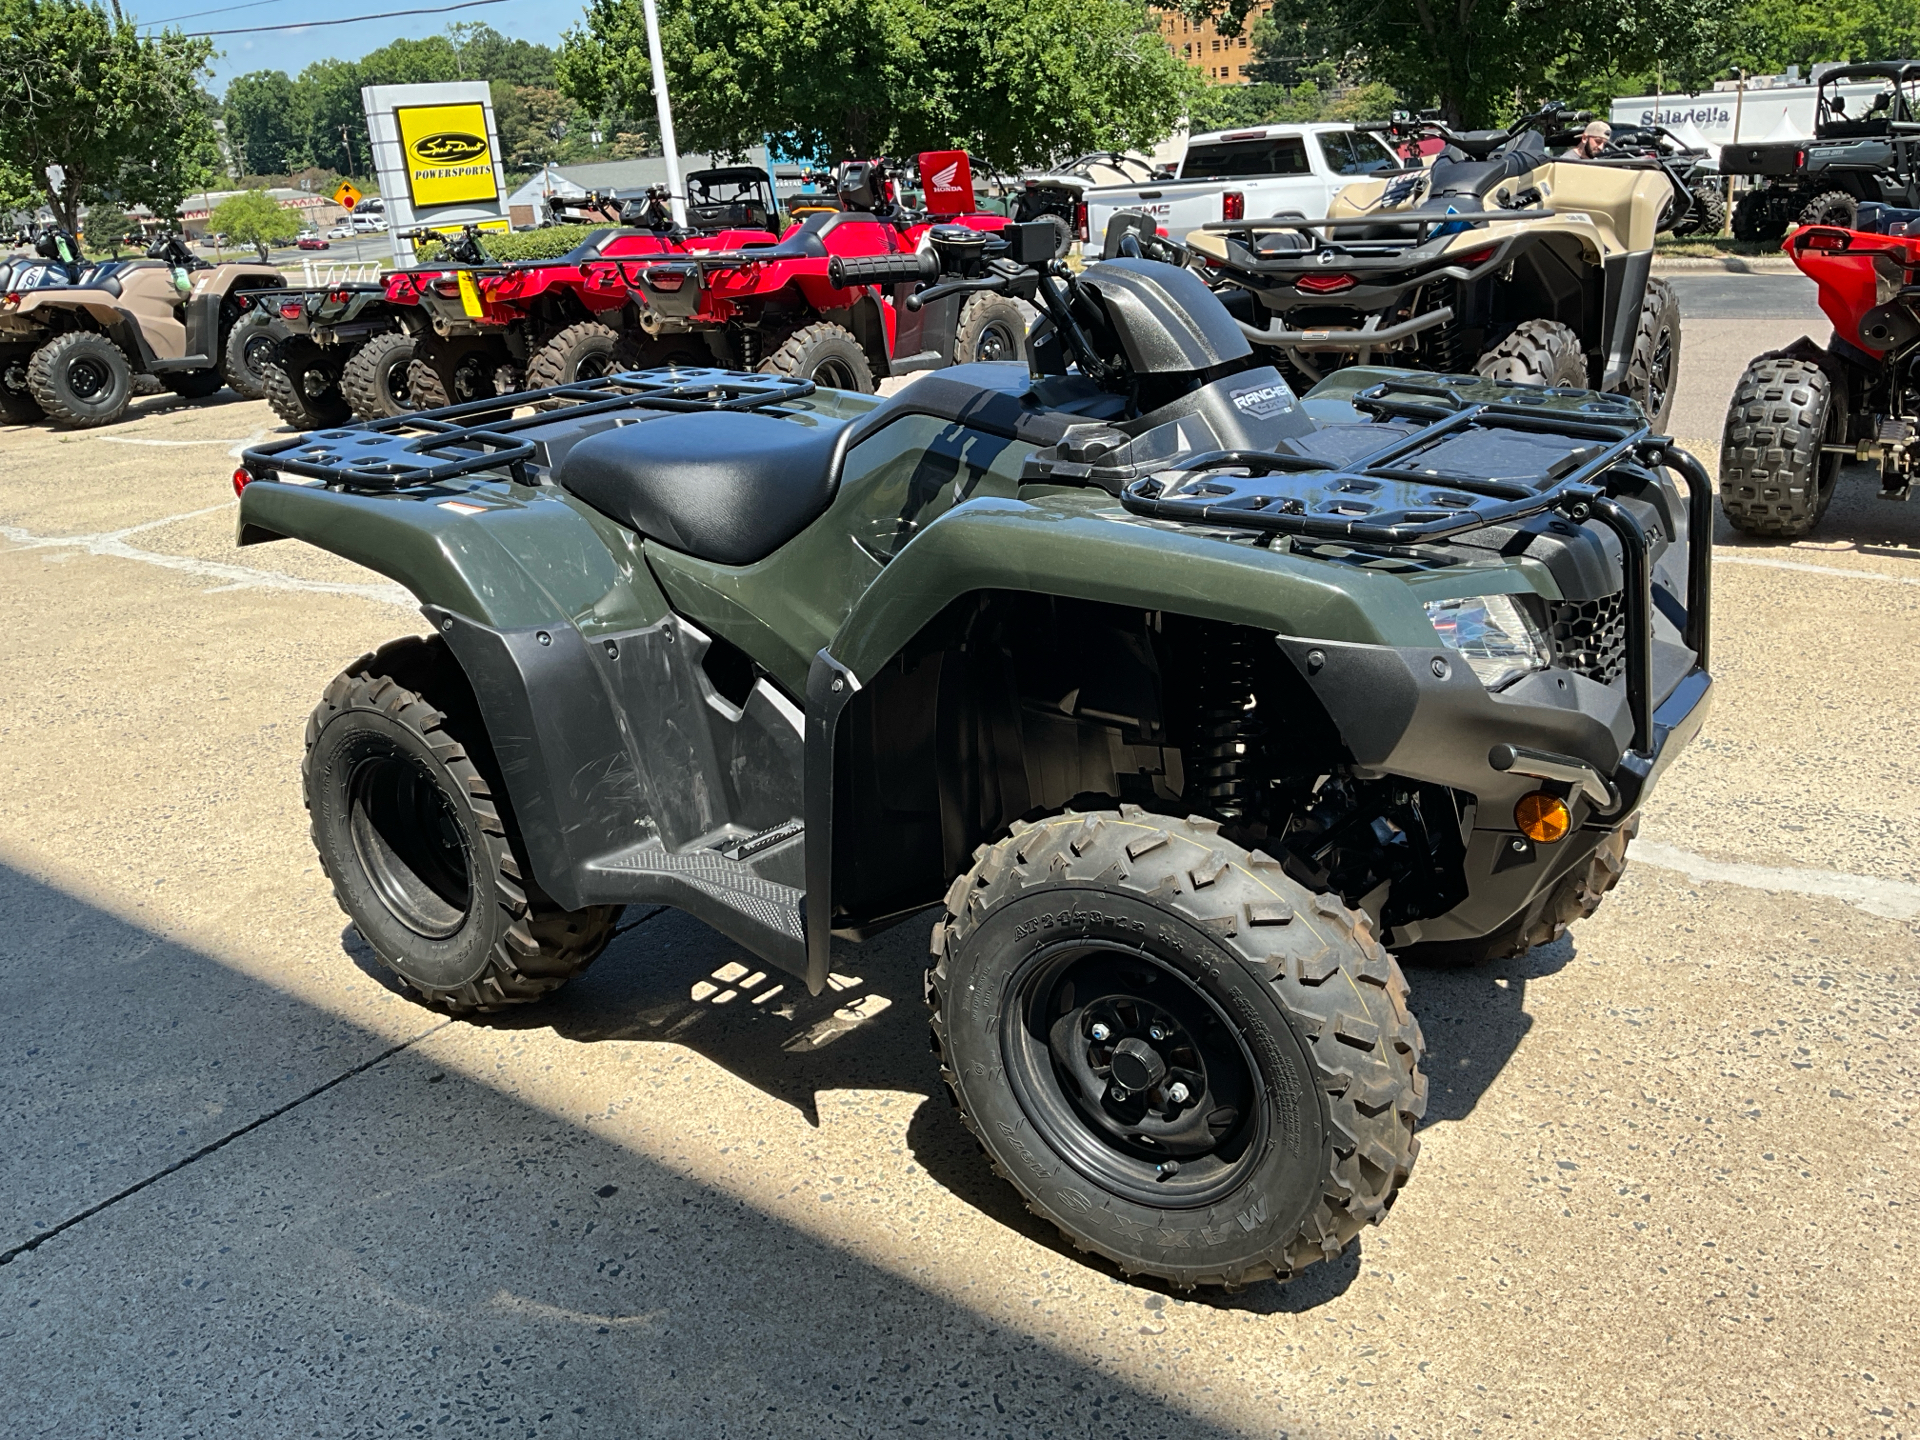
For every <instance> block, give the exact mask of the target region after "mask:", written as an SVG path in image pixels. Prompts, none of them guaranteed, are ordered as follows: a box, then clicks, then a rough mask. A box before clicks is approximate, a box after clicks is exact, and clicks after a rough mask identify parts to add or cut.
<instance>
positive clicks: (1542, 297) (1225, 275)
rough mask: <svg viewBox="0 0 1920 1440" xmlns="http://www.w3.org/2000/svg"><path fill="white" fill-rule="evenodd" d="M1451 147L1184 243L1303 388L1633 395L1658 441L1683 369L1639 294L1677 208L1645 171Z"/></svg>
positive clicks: (1516, 151)
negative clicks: (1329, 196)
mask: <svg viewBox="0 0 1920 1440" xmlns="http://www.w3.org/2000/svg"><path fill="white" fill-rule="evenodd" d="M1561 113H1562V112H1561V111H1560V110H1559V108H1558V107H1553V108H1551V109H1549V110H1545V111H1542V112H1541V113H1540V114H1538V115H1534V116H1530V117H1528V119H1526V120H1524V121H1522V122H1521V123H1520V124H1519V125H1518V126H1516V127H1515V128H1513V129H1512V130H1495V131H1474V132H1471V133H1467V134H1459V133H1455V132H1453V131H1450V130H1447V129H1445V127H1443V126H1441V125H1439V124H1438V123H1437V122H1432V121H1423V122H1419V123H1418V124H1417V125H1415V126H1413V127H1411V128H1412V130H1416V131H1418V132H1421V133H1429V132H1430V133H1435V134H1439V135H1440V136H1442V138H1444V139H1445V140H1446V141H1447V142H1448V149H1447V150H1446V151H1445V152H1444V153H1442V154H1441V155H1440V156H1438V157H1437V158H1436V159H1435V160H1434V162H1433V164H1432V165H1431V166H1429V167H1428V168H1426V169H1422V170H1416V171H1413V172H1411V173H1408V174H1402V175H1398V176H1393V177H1389V178H1386V179H1381V180H1362V181H1357V182H1355V183H1354V184H1352V185H1349V186H1348V187H1347V188H1346V189H1345V190H1343V191H1341V192H1340V194H1339V195H1338V196H1337V197H1336V198H1335V200H1334V202H1333V204H1332V205H1331V206H1330V207H1329V213H1328V216H1327V218H1326V219H1324V220H1309V219H1305V218H1286V217H1282V218H1278V219H1269V220H1249V221H1245V222H1240V221H1233V222H1226V223H1215V224H1211V225H1208V226H1206V227H1205V228H1204V229H1203V230H1198V231H1194V232H1192V233H1191V234H1189V235H1188V236H1187V244H1188V245H1189V246H1190V247H1191V248H1192V249H1193V250H1195V251H1197V252H1199V254H1200V255H1201V256H1202V258H1203V259H1204V261H1205V273H1206V275H1207V277H1208V279H1209V281H1210V282H1211V283H1213V284H1215V285H1216V286H1218V287H1220V288H1221V289H1223V290H1225V291H1229V292H1231V291H1239V292H1241V295H1240V297H1239V298H1238V299H1237V300H1234V301H1232V304H1233V305H1234V306H1236V307H1237V309H1236V313H1237V315H1238V316H1239V318H1240V321H1241V328H1242V330H1243V331H1244V332H1245V333H1246V335H1247V337H1248V338H1249V339H1251V340H1252V341H1254V342H1255V343H1256V344H1258V345H1261V346H1266V347H1270V348H1271V349H1273V350H1276V351H1278V352H1279V354H1280V355H1281V356H1282V357H1284V358H1283V360H1282V368H1283V369H1284V370H1286V371H1287V372H1288V373H1289V374H1290V375H1296V376H1300V377H1304V379H1305V380H1306V381H1307V382H1308V383H1311V382H1313V381H1316V380H1318V379H1319V378H1320V377H1321V376H1322V375H1325V374H1328V373H1330V372H1331V371H1333V370H1336V369H1338V368H1339V367H1341V366H1343V365H1353V364H1361V365H1365V364H1372V363H1375V362H1380V361H1391V362H1392V363H1394V364H1401V365H1412V366H1417V367H1419V368H1421V369H1426V370H1434V371H1439V372H1442V373H1447V374H1460V373H1464V372H1476V373H1478V374H1480V375H1484V376H1487V377H1489V378H1492V379H1504V380H1514V381H1518V382H1520V383H1522V384H1527V385H1550V386H1561V387H1571V388H1574V389H1594V390H1604V391H1611V392H1614V393H1619V394H1626V395H1631V396H1632V397H1633V398H1634V399H1635V400H1637V401H1638V402H1639V403H1640V405H1641V407H1642V408H1643V409H1644V410H1645V411H1646V414H1647V418H1648V420H1649V421H1650V422H1651V424H1652V425H1653V427H1654V429H1655V430H1659V429H1661V428H1662V427H1663V426H1664V425H1665V424H1666V420H1667V416H1668V414H1669V413H1670V412H1671V409H1672V405H1673V393H1674V384H1675V381H1676V380H1677V379H1678V377H1679V370H1680V307H1679V303H1678V301H1677V299H1676V298H1675V296H1674V293H1673V290H1672V288H1671V287H1670V286H1668V285H1667V283H1666V282H1665V281H1662V280H1653V279H1650V278H1649V274H1650V272H1651V269H1652V264H1653V237H1654V234H1655V232H1656V231H1657V230H1658V229H1659V226H1660V223H1661V217H1662V216H1663V215H1664V214H1665V213H1666V212H1667V211H1668V209H1669V208H1670V207H1671V206H1672V204H1673V198H1674V197H1673V192H1672V184H1671V181H1670V179H1669V177H1668V175H1667V173H1666V172H1665V171H1664V170H1663V169H1661V168H1660V166H1659V165H1658V164H1657V163H1655V162H1654V161H1652V160H1648V161H1645V162H1644V163H1641V164H1639V165H1626V164H1623V163H1620V162H1617V161H1583V160H1568V159H1558V160H1556V159H1554V158H1552V157H1551V156H1550V155H1549V154H1548V152H1547V149H1546V146H1545V144H1544V141H1543V139H1542V136H1541V134H1540V131H1539V130H1538V129H1536V128H1532V127H1535V126H1539V125H1545V126H1546V127H1547V128H1549V129H1551V128H1554V126H1555V123H1556V121H1557V119H1558V117H1559V115H1560V114H1561Z"/></svg>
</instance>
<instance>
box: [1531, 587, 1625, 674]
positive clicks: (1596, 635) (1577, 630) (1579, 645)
mask: <svg viewBox="0 0 1920 1440" xmlns="http://www.w3.org/2000/svg"><path fill="white" fill-rule="evenodd" d="M1547 625H1548V633H1549V635H1550V636H1551V637H1552V640H1553V663H1554V664H1555V665H1558V666H1561V667H1562V668H1564V669H1567V670H1577V671H1579V672H1580V673H1581V674H1582V675H1585V676H1586V677H1587V678H1588V679H1589V680H1598V681H1599V682H1600V683H1601V684H1602V685H1611V684H1612V683H1613V682H1614V680H1615V679H1617V678H1618V677H1619V675H1620V673H1621V672H1622V671H1623V670H1625V669H1626V665H1627V600H1626V592H1625V591H1623V590H1616V591H1614V592H1613V594H1611V595H1605V596H1602V597H1601V598H1600V599H1598V600H1559V601H1555V602H1554V603H1553V604H1550V605H1548V606H1547Z"/></svg>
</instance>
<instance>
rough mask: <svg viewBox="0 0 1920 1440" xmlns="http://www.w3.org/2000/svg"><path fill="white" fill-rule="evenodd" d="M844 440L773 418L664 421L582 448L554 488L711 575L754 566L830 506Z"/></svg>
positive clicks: (592, 440) (836, 431)
mask: <svg viewBox="0 0 1920 1440" xmlns="http://www.w3.org/2000/svg"><path fill="white" fill-rule="evenodd" d="M840 433H841V432H840V427H838V426H831V427H828V426H818V427H815V426H807V425H802V424H799V423H796V422H795V421H792V420H776V419H774V418H773V417H772V416H771V415H752V414H738V413H736V414H714V413H711V412H707V413H698V412H696V413H692V414H685V415H664V416H662V417H661V418H659V419H658V420H646V421H642V422H641V423H640V424H637V425H623V426H621V427H620V428H619V429H617V430H605V431H602V432H601V433H600V434H598V435H592V436H589V437H588V438H587V439H585V440H582V441H581V442H580V443H579V444H577V445H575V446H574V447H573V448H572V449H571V450H569V451H568V452H567V454H566V457H565V458H564V459H563V460H561V462H560V465H559V468H558V470H557V471H556V472H555V475H554V480H555V481H556V482H557V483H558V484H559V486H560V488H561V489H563V490H565V491H566V492H567V493H568V494H570V495H574V496H576V497H578V498H579V499H581V500H583V501H585V502H586V503H587V504H589V505H591V506H592V507H593V508H594V509H596V510H598V511H599V512H600V513H601V514H602V515H605V516H606V517H607V518H608V519H610V520H613V521H616V522H618V523H619V524H621V525H624V526H626V527H627V528H628V529H629V530H634V531H638V532H639V533H640V534H642V535H644V536H646V537H647V538H648V539H649V540H657V541H659V542H660V543H661V544H662V545H667V546H671V547H672V548H673V549H675V550H684V551H685V552H686V553H687V554H689V555H693V556H696V557H698V558H699V559H702V560H711V561H713V562H714V563H715V564H717V565H751V564H752V563H753V562H754V561H756V560H764V559H765V558H766V557H767V556H769V555H771V554H772V553H773V552H774V551H775V550H778V549H779V548H780V547H781V546H782V545H784V544H786V543H787V541H789V540H791V539H792V538H793V537H794V536H796V535H798V534H799V533H800V532H801V531H802V530H804V529H806V528H807V526H809V525H811V524H812V523H813V522H814V521H815V520H817V519H819V518H820V516H821V515H823V514H825V513H826V509H827V506H828V505H830V504H832V503H833V492H834V478H833V474H832V461H833V447H834V442H835V441H836V440H837V439H838V438H839V435H840Z"/></svg>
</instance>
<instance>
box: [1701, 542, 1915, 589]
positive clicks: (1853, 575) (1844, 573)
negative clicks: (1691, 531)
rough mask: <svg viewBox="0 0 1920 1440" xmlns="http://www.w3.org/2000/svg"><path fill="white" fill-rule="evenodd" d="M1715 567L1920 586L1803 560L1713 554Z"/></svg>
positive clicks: (1906, 580)
mask: <svg viewBox="0 0 1920 1440" xmlns="http://www.w3.org/2000/svg"><path fill="white" fill-rule="evenodd" d="M1713 563H1714V564H1715V565H1754V566H1758V567H1760V568H1761V569H1765V570H1798V571H1802V572H1804V573H1805V574H1808V575H1826V576H1829V577H1830V578H1832V579H1835V580H1877V581H1879V582H1880V583H1881V584H1883V585H1920V576H1913V575H1882V574H1881V573H1880V572H1879V571H1877V570H1853V569H1849V568H1847V567H1846V566H1843V565H1809V564H1807V563H1806V562H1805V561H1802V560H1763V559H1761V558H1760V557H1759V556H1758V555H1727V554H1723V553H1722V552H1721V551H1718V550H1716V551H1714V552H1713Z"/></svg>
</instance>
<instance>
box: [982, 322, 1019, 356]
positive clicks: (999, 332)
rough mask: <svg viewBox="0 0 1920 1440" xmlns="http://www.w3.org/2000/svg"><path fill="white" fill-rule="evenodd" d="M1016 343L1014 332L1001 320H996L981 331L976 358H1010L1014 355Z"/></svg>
mask: <svg viewBox="0 0 1920 1440" xmlns="http://www.w3.org/2000/svg"><path fill="white" fill-rule="evenodd" d="M1015 348H1016V345H1015V341H1014V338H1013V332H1012V331H1011V330H1009V329H1008V328H1007V327H1006V325H1005V324H1003V323H1002V322H1001V321H998V320H996V321H994V322H993V323H992V324H991V325H989V326H987V328H986V329H984V330H982V331H981V332H980V343H979V345H978V346H976V347H975V349H974V358H975V359H976V360H1008V359H1011V358H1012V357H1013V354H1014V351H1015Z"/></svg>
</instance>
